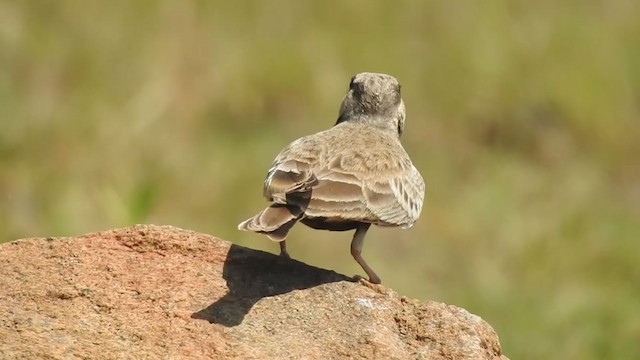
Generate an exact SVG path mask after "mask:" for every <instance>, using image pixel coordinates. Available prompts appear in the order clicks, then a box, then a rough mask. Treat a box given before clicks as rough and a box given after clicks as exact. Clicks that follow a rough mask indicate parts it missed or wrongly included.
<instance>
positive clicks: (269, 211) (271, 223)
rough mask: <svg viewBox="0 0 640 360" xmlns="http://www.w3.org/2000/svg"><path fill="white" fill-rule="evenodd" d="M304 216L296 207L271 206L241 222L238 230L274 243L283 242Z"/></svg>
mask: <svg viewBox="0 0 640 360" xmlns="http://www.w3.org/2000/svg"><path fill="white" fill-rule="evenodd" d="M302 215H303V212H302V210H301V209H300V208H299V207H297V206H295V205H283V204H271V205H270V206H269V207H267V208H266V209H264V210H262V211H261V212H260V213H258V215H256V216H254V217H252V218H250V219H247V220H245V221H243V222H241V223H240V224H239V225H238V230H245V231H255V232H257V233H260V234H265V235H267V236H268V237H269V238H270V239H271V240H273V241H282V240H284V239H286V237H287V234H288V233H289V230H290V229H291V227H293V225H294V224H295V223H296V222H297V221H298V220H299V219H300V218H301V217H302Z"/></svg>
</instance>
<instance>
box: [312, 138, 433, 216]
mask: <svg viewBox="0 0 640 360" xmlns="http://www.w3.org/2000/svg"><path fill="white" fill-rule="evenodd" d="M349 155H350V156H349V157H348V158H347V157H336V158H335V159H333V160H332V161H330V162H329V166H328V168H327V169H326V170H324V171H319V172H318V175H317V178H318V180H319V185H318V187H317V190H316V188H315V187H314V189H313V192H312V197H313V198H316V197H322V198H325V197H330V196H331V195H334V196H335V194H336V192H335V191H332V190H333V189H331V187H329V186H327V188H328V191H326V192H321V191H319V190H321V185H322V184H323V182H325V181H326V182H329V183H331V182H338V183H351V184H355V183H359V185H360V188H359V189H358V190H359V191H355V189H353V191H351V192H350V193H349V195H350V196H351V198H349V200H350V201H352V202H356V201H357V202H361V203H363V204H364V205H365V206H366V210H367V211H366V213H367V214H368V216H367V217H368V218H369V219H366V220H368V221H370V222H374V223H377V224H378V225H396V226H403V227H410V226H411V225H413V223H414V222H415V221H416V220H417V219H418V216H419V215H420V212H421V210H422V204H423V202H424V194H425V185H424V180H423V179H422V176H421V175H420V173H419V172H418V170H417V169H416V168H415V167H414V166H413V164H412V163H411V160H410V159H409V157H408V155H407V154H406V152H405V151H404V149H402V148H401V147H400V146H395V147H394V146H392V147H388V148H385V150H380V149H379V150H378V151H376V152H373V153H371V152H368V151H367V150H366V149H365V151H363V152H360V153H357V152H356V154H355V156H354V154H353V153H352V154H349ZM346 197H347V195H342V198H346Z"/></svg>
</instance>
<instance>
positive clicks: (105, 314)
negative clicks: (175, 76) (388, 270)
mask: <svg viewBox="0 0 640 360" xmlns="http://www.w3.org/2000/svg"><path fill="white" fill-rule="evenodd" d="M0 274H1V276H0V358H1V359H75V358H83V359H285V358H296V359H343V358H345V359H346V358H350V359H359V358H367V359H369V358H371V359H374V358H375V359H412V358H415V359H506V357H505V356H504V355H502V354H501V350H500V344H499V342H498V337H497V335H496V334H495V332H494V331H493V329H492V328H491V326H489V324H487V323H486V322H484V321H483V320H482V319H481V318H480V317H478V316H475V315H472V314H470V313H469V312H467V311H466V310H464V309H461V308H458V307H455V306H451V305H445V304H441V303H436V302H418V301H415V300H409V299H406V298H403V297H400V296H398V294H396V293H395V292H393V291H391V290H389V289H387V288H384V287H382V286H372V285H369V284H367V283H366V282H364V281H361V282H354V281H352V280H351V279H350V278H348V277H346V276H343V275H340V274H337V273H335V272H332V271H328V270H323V269H318V268H314V267H311V266H308V265H305V264H303V263H300V262H297V261H295V260H289V259H283V258H280V257H278V256H276V255H272V254H269V253H265V252H262V251H256V250H251V249H247V248H243V247H239V246H236V245H232V244H231V243H229V242H226V241H223V240H220V239H217V238H215V237H212V236H209V235H204V234H200V233H196V232H193V231H186V230H181V229H178V228H175V227H171V226H154V225H138V226H135V227H131V228H126V229H116V230H110V231H105V232H99V233H93V234H88V235H84V236H79V237H74V238H46V239H44V238H43V239H24V240H19V241H14V242H11V243H5V244H2V245H0Z"/></svg>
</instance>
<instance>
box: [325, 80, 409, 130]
mask: <svg viewBox="0 0 640 360" xmlns="http://www.w3.org/2000/svg"><path fill="white" fill-rule="evenodd" d="M404 118H405V107H404V102H403V101H402V96H401V93H400V83H399V82H398V80H397V79H396V78H394V77H393V76H391V75H387V74H376V73H368V72H363V73H359V74H357V75H355V76H354V77H353V78H351V82H350V83H349V92H347V94H346V95H345V97H344V99H343V100H342V104H341V105H340V115H339V117H338V121H337V122H336V124H339V123H341V122H344V121H349V120H368V121H369V122H373V123H376V124H379V125H384V127H393V128H394V129H397V131H398V134H401V133H402V130H403V129H404ZM385 120H386V121H385Z"/></svg>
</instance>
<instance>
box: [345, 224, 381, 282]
mask: <svg viewBox="0 0 640 360" xmlns="http://www.w3.org/2000/svg"><path fill="white" fill-rule="evenodd" d="M369 226H371V224H365V223H361V224H359V225H358V227H357V228H356V233H355V234H353V240H351V255H352V256H353V258H354V259H356V261H357V262H358V264H360V266H361V267H362V269H363V270H364V272H366V273H367V275H368V276H369V282H370V283H372V284H380V278H379V277H378V275H376V273H375V272H374V271H373V269H372V268H371V267H369V265H367V263H366V261H364V259H363V258H362V245H363V244H364V236H365V235H366V234H367V230H369Z"/></svg>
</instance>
